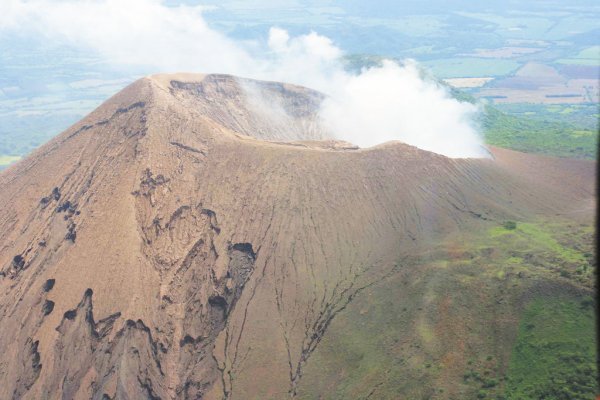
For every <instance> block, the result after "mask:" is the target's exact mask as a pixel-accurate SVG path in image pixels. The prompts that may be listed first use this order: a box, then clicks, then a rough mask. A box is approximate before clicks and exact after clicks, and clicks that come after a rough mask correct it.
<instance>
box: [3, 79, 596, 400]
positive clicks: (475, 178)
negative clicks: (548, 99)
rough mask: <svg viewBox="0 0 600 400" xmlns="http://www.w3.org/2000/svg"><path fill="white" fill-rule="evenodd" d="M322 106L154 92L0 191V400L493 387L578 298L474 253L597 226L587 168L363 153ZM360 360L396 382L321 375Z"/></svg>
mask: <svg viewBox="0 0 600 400" xmlns="http://www.w3.org/2000/svg"><path fill="white" fill-rule="evenodd" d="M257 99H260V101H258V100H257ZM321 99H322V95H321V94H319V93H316V92H314V91H311V90H309V89H305V88H301V87H297V86H293V85H287V84H280V83H270V82H257V81H248V80H241V79H238V78H235V77H231V76H225V75H207V76H201V75H188V74H180V75H156V76H151V77H148V78H144V79H141V80H139V81H137V82H135V83H134V84H132V85H130V86H128V87H127V88H126V89H124V90H123V91H121V92H120V93H118V94H117V95H115V96H114V97H112V98H111V99H110V100H109V101H107V102H106V103H104V104H103V105H102V106H100V107H99V108H98V109H97V110H95V111H94V112H92V113H91V114H90V115H89V116H87V117H86V118H85V119H83V120H82V121H81V122H79V123H77V124H76V125H74V126H72V127H71V128H69V129H68V130H67V131H65V132H64V133H62V134H61V135H59V136H57V137H56V138H54V139H53V140H51V141H50V142H49V143H47V144H46V145H44V146H42V147H41V148H40V149H38V150H37V151H35V152H34V153H33V154H32V155H31V156H29V157H27V158H26V159H24V160H22V161H20V162H18V163H17V164H15V165H13V166H11V167H9V168H8V169H7V170H5V171H3V172H2V173H1V174H0V187H2V191H0V398H6V399H10V398H26V399H39V398H47V399H58V398H63V399H72V398H77V399H80V398H81V399H87V398H93V399H139V398H151V399H184V398H189V399H197V398H204V399H267V398H270V399H280V398H289V397H298V398H369V397H370V398H407V399H408V398H440V399H442V398H444V399H450V398H456V399H458V398H475V393H476V391H477V390H478V388H475V387H474V386H473V385H471V384H470V383H469V382H467V381H466V380H465V379H463V374H464V373H465V371H466V370H467V369H468V368H470V367H469V365H471V364H468V363H469V362H472V361H469V360H473V359H475V364H474V365H483V364H485V363H487V364H486V365H487V366H486V368H488V369H491V370H494V371H496V372H494V373H498V374H499V375H502V374H505V373H506V372H507V371H508V369H509V364H510V360H511V351H512V346H513V344H514V342H515V338H516V336H517V330H518V326H519V316H520V315H521V312H522V310H523V309H524V308H525V307H526V305H527V304H528V303H529V302H530V301H532V299H534V298H539V297H540V296H541V297H543V296H554V295H555V294H558V293H560V295H561V296H567V297H569V298H573V299H579V298H584V297H585V296H588V295H589V294H590V293H591V278H585V277H584V278H582V279H579V280H576V279H572V278H570V277H567V276H562V275H560V274H559V272H558V271H554V270H552V269H551V268H546V267H545V266H544V265H546V264H544V260H545V259H543V258H542V259H540V260H541V261H539V260H538V261H539V262H538V264H536V265H538V267H537V269H536V268H532V269H531V270H530V269H527V268H525V269H523V268H521V269H520V270H516V269H515V270H512V269H510V268H512V267H510V266H506V265H508V264H506V263H504V261H502V260H504V259H503V258H499V256H498V254H499V253H498V251H500V250H494V249H495V248H496V247H494V245H490V244H481V243H479V244H480V245H481V246H480V247H479V248H477V249H474V247H473V246H474V245H473V243H478V242H477V241H478V240H481V238H482V237H483V236H484V234H483V232H489V231H490V229H495V228H497V227H498V226H501V225H502V224H503V223H505V221H508V220H511V221H518V222H517V223H518V224H520V223H521V222H522V221H523V223H526V222H534V221H539V220H543V221H552V222H556V223H561V224H562V223H564V224H570V225H569V226H575V227H580V226H591V223H592V221H593V215H594V208H593V207H594V202H595V189H594V172H595V163H594V162H589V161H576V160H568V159H553V158H548V157H542V156H534V155H527V154H523V153H518V152H514V151H510V150H504V149H499V148H491V149H490V152H491V154H492V155H493V157H492V158H490V159H450V158H446V157H444V156H441V155H437V154H434V153H430V152H426V151H423V150H419V149H417V148H415V147H411V146H408V145H406V144H403V143H400V142H390V143H386V144H383V145H379V146H376V147H373V148H368V149H359V148H357V147H355V146H353V145H351V144H348V143H343V142H337V141H335V140H334V139H333V138H331V137H329V135H328V134H327V132H326V131H323V130H322V129H321V128H320V126H319V123H318V118H317V110H318V106H319V103H320V101H321ZM273 110H275V112H273ZM525 226H527V225H525ZM517 231H518V228H517ZM502 234H504V232H502ZM585 240H587V241H590V240H591V239H589V240H588V239H585ZM585 243H587V242H585ZM566 246H567V245H566ZM589 246H591V242H590V243H589ZM525 253H526V251H525ZM535 254H537V253H535ZM535 254H534V255H535ZM544 254H545V255H544ZM544 254H543V256H544V257H550V256H548V254H546V253H544ZM520 256H523V257H525V256H524V255H523V254H521V255H520ZM506 257H507V259H508V257H509V256H506ZM511 257H516V256H515V255H514V254H513V255H511ZM439 260H446V262H447V261H448V260H450V261H452V260H454V261H456V260H474V261H473V262H472V263H471V264H469V265H467V263H466V261H465V263H462V264H460V265H459V264H456V265H454V264H452V265H448V264H444V265H443V266H442V265H441V264H439V262H438V261H439ZM494 260H495V261H494ZM498 260H500V261H498ZM528 260H529V259H528ZM527 262H529V261H527ZM494 263H496V264H494ZM499 266H502V268H508V269H506V270H505V271H504V272H503V275H500V274H499V272H498V270H496V269H492V268H500V267H499ZM578 266H579V265H577V266H575V265H574V266H573V268H576V267H578ZM488 267H489V268H488ZM465 268H471V269H470V270H469V271H468V273H467V272H465V271H466V270H465ZM486 268H488V269H486ZM515 268H516V267H515ZM566 268H571V267H570V266H567V267H566ZM490 271H491V272H490ZM461 274H462V275H461ZM469 277H470V278H469ZM459 278H460V279H459ZM515 282H516V283H515ZM499 299H501V300H499ZM377 304H380V305H381V304H387V306H386V307H384V308H382V310H384V311H385V313H384V314H376V311H373V310H375V309H376V308H377V307H378V306H377ZM490 310H492V311H490ZM403 313H404V314H403ZM374 315H378V317H377V318H374V317H373V316H374ZM381 315H384V316H385V318H386V319H384V321H386V322H385V323H383V322H382V319H381V318H383V317H381ZM380 317H381V318H380ZM386 324H387V325H386ZM365 329H366V330H367V332H368V331H372V332H374V335H380V334H381V332H387V333H388V334H387V336H386V337H385V338H381V340H380V341H378V342H377V343H375V344H373V343H371V342H369V338H368V336H369V335H368V334H366V333H365ZM352 333H356V336H352V335H350V336H348V335H349V334H352ZM342 339H343V340H342ZM357 343H358V344H361V343H365V347H364V349H362V350H361V351H362V352H363V353H361V354H362V356H361V357H363V358H362V359H364V360H367V359H368V355H369V354H379V353H377V352H383V353H386V354H388V355H394V357H396V359H395V360H396V361H395V362H391V361H390V364H389V365H388V364H385V368H379V367H378V365H379V364H377V361H372V360H371V361H369V362H373V363H375V364H376V365H375V366H373V367H372V369H364V366H365V365H366V364H365V363H361V362H360V358H359V359H358V360H357V359H355V360H354V361H352V360H351V359H352V357H351V356H352V355H348V358H347V359H345V361H344V363H346V364H344V367H343V368H340V367H339V365H337V364H335V363H334V361H335V360H334V358H333V355H335V354H337V355H340V354H343V352H344V351H346V350H345V349H349V348H354V347H353V346H357ZM369 346H372V347H369ZM373 346H374V347H373ZM482 349H486V351H487V353H483V352H482ZM356 354H358V353H356ZM484 354H491V356H493V360H492V359H486V358H485V357H484ZM491 356H490V357H491ZM364 357H366V358H364ZM478 357H483V358H482V360H479V358H478ZM400 360H401V361H400ZM385 362H387V361H385ZM353 363H354V364H356V365H355V367H353V365H354V364H353ZM383 363H384V361H381V365H384V364H383ZM427 364H429V367H428V366H427ZM492 364H493V365H492ZM361 368H363V369H361ZM353 383H357V385H356V386H352V384H353ZM358 384H359V385H358ZM349 385H350V386H349ZM503 385H504V383H500V384H499V386H498V387H503Z"/></svg>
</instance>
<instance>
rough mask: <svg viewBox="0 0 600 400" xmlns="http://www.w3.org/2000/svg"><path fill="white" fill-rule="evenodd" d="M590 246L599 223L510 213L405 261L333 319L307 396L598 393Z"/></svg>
mask: <svg viewBox="0 0 600 400" xmlns="http://www.w3.org/2000/svg"><path fill="white" fill-rule="evenodd" d="M592 246H593V231H592V228H591V226H581V225H577V224H572V223H568V222H561V221H553V222H550V221H529V222H512V221H507V222H505V223H502V224H498V225H496V226H492V227H488V228H484V229H483V230H482V231H480V232H478V233H477V234H475V235H473V236H469V237H466V236H465V237H461V238H451V239H449V240H448V241H447V242H446V243H444V244H443V245H442V246H440V248H438V249H437V251H436V252H434V253H433V254H430V255H428V256H424V257H423V258H421V259H418V258H417V259H413V260H412V261H411V262H410V265H406V263H407V261H404V263H405V265H403V268H401V269H399V271H402V272H398V273H397V274H396V275H394V276H393V277H392V278H390V279H388V280H386V281H385V282H382V283H381V284H379V285H377V286H375V287H373V288H370V289H368V290H366V291H365V292H364V293H362V294H361V295H360V296H359V297H358V298H356V300H355V301H354V302H352V303H351V304H350V305H349V306H348V308H347V310H345V311H344V312H343V313H341V314H340V315H339V317H338V318H336V320H334V321H333V322H332V324H331V327H330V330H331V331H330V332H329V334H328V335H326V336H325V337H324V338H323V341H322V342H321V344H320V345H319V348H318V349H317V351H316V352H315V354H314V355H313V358H312V359H311V362H310V363H309V364H308V366H307V369H306V373H305V376H304V377H303V382H302V384H301V387H300V390H299V392H298V393H299V397H300V398H302V399H314V398H318V393H330V395H329V396H327V397H326V398H328V399H346V398H362V399H366V398H378V399H395V398H397V397H396V396H397V393H400V392H401V393H404V394H405V396H406V398H415V399H496V400H499V399H505V400H513V399H514V400H517V399H534V398H535V399H537V398H545V399H556V400H559V399H580V398H581V399H584V398H585V399H588V398H592V397H593V396H594V395H595V393H596V391H597V390H598V387H597V383H596V381H595V379H594V377H595V376H596V375H595V374H596V365H595V352H596V342H595V330H594V324H595V322H594V315H595V314H594V303H593V301H592V298H591V293H592V289H591V288H592V282H593V273H592V265H593V264H594V260H593V256H592ZM374 327H375V328H374ZM544 396H545V397H544Z"/></svg>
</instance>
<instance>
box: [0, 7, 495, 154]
mask: <svg viewBox="0 0 600 400" xmlns="http://www.w3.org/2000/svg"><path fill="white" fill-rule="evenodd" d="M203 12H207V11H206V8H205V7H201V6H177V7H169V6H167V5H165V4H164V2H163V1H161V0H127V1H122V0H53V1H52V0H1V1H0V34H1V33H2V32H13V33H15V32H16V33H21V34H25V35H32V34H33V35H38V36H42V37H45V38H46V40H49V41H61V42H65V43H68V44H72V45H76V46H79V47H82V48H84V49H88V50H92V51H94V52H96V53H97V54H99V55H100V56H101V57H102V58H103V59H104V60H106V62H108V63H111V64H113V65H133V66H140V67H144V68H152V69H154V70H155V71H156V72H179V71H191V72H204V73H213V72H214V73H228V74H234V75H238V76H244V77H249V78H255V79H265V80H278V81H285V82H290V83H295V84H300V85H304V86H307V87H310V88H313V89H316V90H319V91H321V92H323V93H325V94H327V95H328V96H329V97H328V98H327V99H326V100H325V101H324V102H323V106H322V109H321V117H322V119H323V123H324V124H325V126H326V127H327V128H328V129H330V130H331V131H332V132H333V133H334V135H335V136H336V137H337V138H338V139H341V140H346V141H349V142H352V143H355V144H357V145H359V146H362V147H368V146H373V145H376V144H379V143H383V142H386V141H389V140H400V141H403V142H405V143H408V144H411V145H414V146H417V147H419V148H422V149H424V150H429V151H433V152H436V153H439V154H444V155H446V156H449V157H486V156H487V151H486V150H485V149H484V148H483V143H482V140H481V138H480V136H479V135H478V133H477V130H476V129H475V125H474V123H473V121H474V120H475V117H476V115H477V112H478V110H477V107H476V106H474V105H472V104H469V103H462V102H459V101H457V100H455V99H453V98H452V97H450V95H449V94H448V92H447V90H446V89H444V88H442V87H441V86H439V85H438V84H437V83H435V82H433V81H428V80H427V79H425V78H423V77H422V76H421V74H420V72H419V69H418V67H417V65H416V64H415V63H414V62H411V61H407V62H405V63H403V65H399V64H397V63H395V62H392V61H384V62H383V63H382V64H381V65H380V66H377V67H373V68H369V69H365V70H363V71H361V72H360V73H358V74H351V73H349V72H347V71H346V70H345V69H344V67H343V64H342V62H341V57H342V55H343V52H342V50H341V49H339V48H338V47H336V46H335V45H334V44H333V43H332V41H331V40H330V39H328V38H326V37H324V36H321V35H319V34H317V33H314V32H312V33H310V34H306V35H301V36H297V37H290V36H289V34H288V32H286V31H285V30H282V29H279V28H272V29H271V30H270V32H269V37H268V45H267V47H266V48H265V47H264V46H261V45H260V44H259V43H255V42H240V41H234V40H232V39H230V38H228V37H227V36H225V35H224V34H222V33H220V32H218V31H216V30H214V29H211V28H210V27H209V26H208V24H207V23H206V22H205V20H204V19H203V17H202V13H203Z"/></svg>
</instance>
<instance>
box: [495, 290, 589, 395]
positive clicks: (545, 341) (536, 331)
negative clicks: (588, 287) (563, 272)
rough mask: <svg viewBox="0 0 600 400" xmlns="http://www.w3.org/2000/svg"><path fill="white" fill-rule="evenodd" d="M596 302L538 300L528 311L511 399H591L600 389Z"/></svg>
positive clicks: (511, 372)
mask: <svg viewBox="0 0 600 400" xmlns="http://www.w3.org/2000/svg"><path fill="white" fill-rule="evenodd" d="M594 315H595V314H594V306H593V300H592V298H591V297H588V298H585V299H583V300H581V301H574V300H572V299H568V298H567V299H565V298H544V299H536V300H535V301H533V302H532V303H531V304H529V306H528V307H527V309H526V310H525V312H524V314H523V317H522V319H521V324H520V325H519V334H518V337H517V342H516V345H515V347H514V350H513V353H512V356H511V362H510V367H509V369H508V373H507V384H506V399H508V400H513V399H514V400H517V399H548V400H562V399H564V400H579V399H581V400H587V399H591V398H593V396H594V394H595V393H596V391H597V390H598V384H597V382H596V339H595V338H596V336H595V321H594Z"/></svg>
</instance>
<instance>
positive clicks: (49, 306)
mask: <svg viewBox="0 0 600 400" xmlns="http://www.w3.org/2000/svg"><path fill="white" fill-rule="evenodd" d="M53 310H54V302H53V301H52V300H46V301H45V302H44V305H43V306H42V313H43V314H44V316H46V315H50V313H52V311H53Z"/></svg>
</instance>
